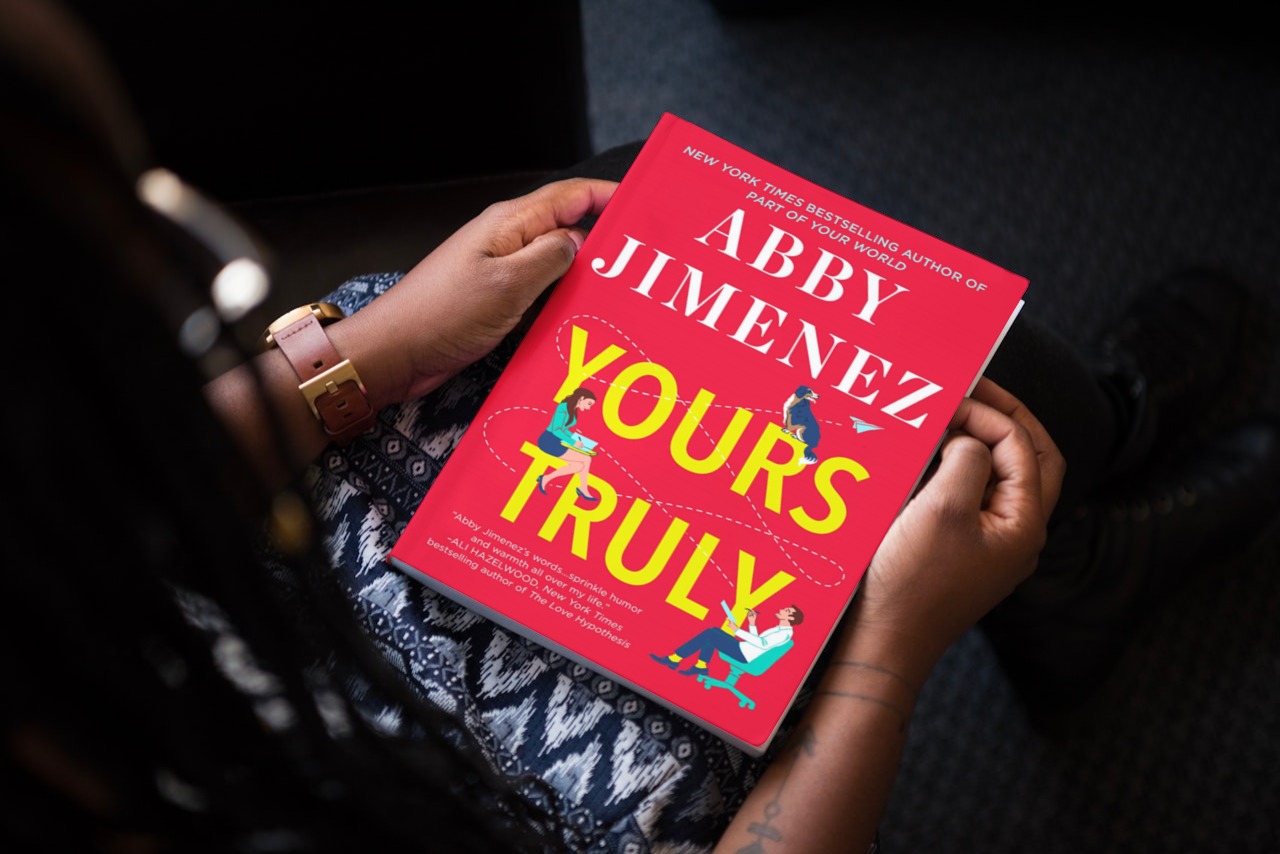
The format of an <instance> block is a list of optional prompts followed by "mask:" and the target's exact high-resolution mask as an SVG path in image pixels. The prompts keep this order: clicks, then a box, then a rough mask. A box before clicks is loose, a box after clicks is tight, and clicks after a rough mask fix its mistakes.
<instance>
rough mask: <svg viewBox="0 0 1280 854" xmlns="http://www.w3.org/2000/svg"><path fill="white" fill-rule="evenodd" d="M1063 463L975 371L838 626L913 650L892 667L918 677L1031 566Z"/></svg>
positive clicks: (1015, 405)
mask: <svg viewBox="0 0 1280 854" xmlns="http://www.w3.org/2000/svg"><path fill="white" fill-rule="evenodd" d="M1065 471H1066V464H1065V462H1064V461H1063V458H1062V455H1061V453H1059V451H1058V448H1057V446H1056V445H1055V444H1054V442H1053V440H1052V439H1051V438H1050V437H1049V434H1048V433H1047V432H1046V431H1045V429H1044V426H1043V425H1042V424H1041V423H1040V422H1039V420H1037V419H1036V417H1035V416H1034V415H1032V414H1031V412H1029V411H1028V410H1027V409H1026V407H1024V406H1023V405H1022V403H1021V402H1020V401H1019V400H1018V399H1017V398H1015V397H1014V396H1013V395H1011V394H1010V393H1008V392H1007V391H1005V390H1004V389H1002V388H1000V387H999V386H997V385H996V384H995V383H993V382H991V381H990V380H986V379H983V380H982V381H981V382H980V383H979V384H978V386H977V388H976V389H975V390H974V393H973V396H972V397H971V398H969V399H966V400H965V401H963V402H962V403H961V404H960V407H959V409H958V410H957V411H956V414H955V417H954V418H953V419H952V421H951V433H950V434H949V435H948V436H947V438H946V439H945V441H944V443H943V446H942V450H941V457H940V462H939V465H938V468H937V470H936V471H935V472H934V474H933V476H932V477H931V478H929V479H928V480H927V481H926V482H925V483H924V485H923V486H922V487H921V488H920V490H919V491H918V492H917V493H916V495H915V496H914V497H913V498H912V499H911V500H910V501H909V502H908V503H907V506H906V507H905V508H904V509H903V512H902V513H901V514H900V516H899V517H898V519H897V520H896V521H895V522H894V524H893V526H892V527H891V528H890V529H889V533H888V534H887V536H886V537H885V539H884V542H883V543H882V544H881V545H880V548H879V550H878V551H877V552H876V555H875V558H874V559H873V560H872V562H871V566H870V568H869V569H868V571H867V574H866V577H865V578H864V580H863V584H862V588H861V590H860V591H859V593H858V598H857V599H856V600H855V605H854V608H853V619H852V620H851V621H850V625H849V628H848V632H847V633H852V634H864V635H865V634H873V635H874V634H877V633H884V634H885V638H884V639H885V640H886V642H887V644H888V645H890V646H893V645H897V646H898V647H899V649H900V651H904V652H906V651H909V652H911V653H914V654H915V655H916V658H915V660H911V661H905V662H904V661H898V662H895V666H897V667H900V668H903V669H907V670H908V671H909V672H908V673H903V674H902V675H904V676H908V677H909V678H914V679H916V680H920V681H922V680H923V676H924V675H925V673H927V670H928V668H929V667H932V664H933V662H934V661H935V660H936V658H937V657H938V656H940V655H941V654H942V652H943V651H945V649H946V647H947V646H949V645H950V644H951V643H952V642H953V641H955V640H956V639H957V638H959V636H960V635H961V634H962V633H963V632H965V631H966V630H967V629H969V628H970V627H972V626H973V625H974V624H975V623H976V622H977V621H978V620H979V619H980V618H981V617H982V616H983V615H984V614H986V613H987V611H989V610H990V609H991V608H993V607H995V605H996V604H998V603H999V602H1000V600H1002V599H1003V598H1004V597H1005V596H1007V595H1008V594H1009V593H1010V592H1011V591H1012V590H1013V588H1014V587H1015V586H1017V585H1018V584H1019V583H1020V582H1021V581H1023V580H1024V579H1026V578H1027V577H1028V576H1029V575H1030V574H1031V572H1032V570H1033V569H1034V568H1035V565H1036V559H1037V556H1038V555H1039V552H1040V549H1041V548H1042V547H1043V545H1044V540H1045V527H1046V524H1047V522H1048V519H1049V514H1050V513H1051V512H1052V511H1053V508H1054V505H1055V504H1056V503H1057V500H1058V494H1059V491H1060V490H1061V487H1062V477H1063V474H1064V473H1065ZM864 648H865V646H864Z"/></svg>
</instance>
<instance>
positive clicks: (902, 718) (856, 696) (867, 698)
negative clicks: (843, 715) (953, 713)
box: [818, 660, 917, 733]
mask: <svg viewBox="0 0 1280 854" xmlns="http://www.w3.org/2000/svg"><path fill="white" fill-rule="evenodd" d="M831 666H832V667H856V668H860V669H862V670H871V671H874V672H876V673H881V674H883V675H885V676H888V677H889V678H890V679H893V680H895V681H896V682H898V683H899V684H901V685H903V686H904V687H905V688H906V689H907V690H908V691H910V692H911V701H912V702H913V703H914V702H915V698H916V694H917V689H916V686H914V685H912V684H911V683H910V682H908V681H907V680H906V679H905V678H903V677H902V676H901V675H900V674H898V673H894V672H893V671H892V670H889V669H887V668H884V667H881V666H880V665H878V664H872V663H871V662H869V661H857V660H850V661H833V662H832V663H831ZM818 693H819V694H828V695H831V696H834V697H847V698H849V699H851V700H862V701H864V702H867V703H875V704H876V705H878V706H883V707H884V708H886V709H890V710H892V711H893V712H895V713H897V715H898V732H900V733H901V732H906V730H907V721H908V720H910V718H911V715H910V713H909V712H908V711H907V710H906V709H904V708H902V707H901V706H899V705H897V704H896V703H891V702H889V701H888V700H885V699H883V698H881V697H875V696H872V695H870V694H863V693H861V692H859V691H836V690H831V689H823V690H819V691H818Z"/></svg>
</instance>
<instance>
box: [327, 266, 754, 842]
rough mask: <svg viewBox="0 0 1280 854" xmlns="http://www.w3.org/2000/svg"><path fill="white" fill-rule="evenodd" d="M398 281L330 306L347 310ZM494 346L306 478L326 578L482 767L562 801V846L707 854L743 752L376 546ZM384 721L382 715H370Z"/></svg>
mask: <svg viewBox="0 0 1280 854" xmlns="http://www.w3.org/2000/svg"><path fill="white" fill-rule="evenodd" d="M399 278H400V276H399V274H375V275H368V276H362V277H358V278H356V279H353V280H351V281H349V282H346V283H344V284H343V285H342V286H341V287H339V288H338V289H337V290H335V291H334V292H333V293H332V294H330V295H329V296H327V297H326V300H327V301H329V302H333V303H336V304H337V305H339V306H341V307H342V308H343V309H344V310H345V311H346V312H347V313H348V314H350V313H352V312H355V311H357V310H359V309H360V307H361V306H363V305H365V304H366V303H367V302H368V301H369V300H371V299H372V298H374V297H375V296H377V295H378V294H380V293H382V292H384V291H385V290H387V289H388V288H390V287H392V286H393V285H394V284H395V282H396V281H398V280H399ZM509 350H510V348H509V346H507V345H506V344H504V345H503V347H500V348H499V350H498V351H495V352H494V353H493V354H491V355H490V356H489V357H487V358H485V359H483V360H481V361H480V362H477V363H476V364H474V365H472V366H471V367H470V368H469V369H468V370H466V371H465V372H463V373H462V374H461V375H459V376H458V377H456V378H455V379H454V380H452V381H451V382H449V383H448V384H446V385H445V386H443V387H441V388H440V389H438V390H437V391H435V392H434V393H432V394H430V395H428V396H427V397H425V398H423V399H421V400H417V401H414V402H412V403H409V404H405V405H402V406H398V407H392V408H390V409H387V410H384V411H383V412H382V413H381V414H380V415H379V419H378V425H377V427H376V429H374V430H373V431H372V432H371V433H369V434H367V435H366V436H364V437H362V438H360V439H357V440H356V441H355V442H353V443H351V444H350V445H348V446H347V447H345V448H330V449H329V450H327V451H326V452H325V453H324V454H323V455H322V457H321V458H320V459H319V460H318V462H317V463H316V464H315V465H313V466H312V467H311V469H310V471H309V473H308V475H307V480H306V485H307V488H308V489H309V490H310V492H311V497H312V499H313V500H314V503H315V506H316V508H317V512H318V513H319V515H320V519H321V524H322V526H323V529H324V530H323V533H324V536H325V538H326V544H327V550H328V552H329V554H330V556H331V560H332V563H333V564H334V566H335V567H336V571H337V573H338V581H339V583H340V584H341V585H342V587H343V588H344V589H345V591H346V592H347V594H348V595H349V596H350V598H351V599H352V600H353V601H354V602H355V603H356V605H357V608H358V610H359V613H360V614H361V616H362V619H363V623H364V625H365V627H366V629H367V630H368V632H369V633H370V635H372V636H373V637H374V638H375V639H376V640H377V642H378V643H379V644H380V645H381V647H382V648H383V650H384V651H385V655H386V657H387V658H388V659H389V660H390V661H391V662H392V663H393V664H394V665H395V666H396V667H397V668H398V669H399V670H400V671H401V672H403V673H404V674H405V675H406V676H407V677H408V678H409V679H410V680H411V681H412V682H413V683H415V684H416V685H417V686H418V687H419V688H420V689H421V691H422V693H423V694H424V695H425V696H427V697H429V698H430V699H431V700H432V701H433V702H434V703H436V704H437V705H439V706H440V707H441V708H443V709H445V710H446V711H448V712H450V713H453V714H455V715H457V716H458V717H460V718H461V719H462V720H464V721H465V722H466V726H467V727H468V728H469V729H470V730H471V732H473V733H474V734H475V736H476V738H477V740H478V741H479V743H480V744H481V745H483V746H484V748H485V749H486V751H487V753H488V755H489V757H490V759H491V761H492V763H493V766H494V767H495V768H496V769H498V770H499V771H501V772H502V773H503V774H505V775H507V776H508V777H510V778H512V779H513V780H519V779H520V778H522V777H525V776H527V775H530V774H532V775H533V776H535V777H538V778H541V779H542V780H544V781H546V782H547V783H549V784H550V785H551V787H552V788H553V789H554V790H555V791H556V792H557V793H558V803H557V804H555V805H554V806H555V809H556V810H557V811H558V812H559V813H560V814H561V815H562V816H563V817H564V818H565V819H566V822H567V824H568V825H569V826H570V828H571V829H572V830H571V832H572V833H573V834H574V836H575V838H573V839H571V840H569V842H570V845H571V847H572V848H573V849H574V850H580V851H622V852H637V854H639V852H687V854H692V853H693V852H699V851H706V850H709V849H710V848H711V847H712V846H713V845H714V842H715V840H716V838H717V837H718V836H719V835H720V833H721V832H722V831H723V829H724V827H725V825H726V824H727V823H728V820H729V818H730V817H731V816H732V814H733V812H734V810H736V808H737V807H738V806H739V805H740V804H741V802H742V799H743V798H744V797H745V796H746V795H747V793H748V792H749V791H750V789H751V787H752V786H753V785H754V784H755V782H756V780H757V779H758V777H759V775H760V773H761V772H762V771H763V768H764V763H763V761H761V760H756V759H752V758H751V757H748V756H746V755H744V754H743V753H741V752H740V751H738V750H736V749H734V748H732V747H729V746H728V745H726V744H725V743H724V742H722V741H720V740H719V739H717V738H715V737H714V736H712V735H710V734H709V733H706V732H704V731H703V730H701V729H699V728H698V727H696V726H694V725H693V724H691V723H689V722H688V721H686V720H684V719H683V718H681V717H679V716H677V715H675V714H673V713H671V712H669V711H667V710H666V709H664V708H662V707H660V706H658V705H657V704H656V703H654V702H653V701H651V700H649V699H647V698H644V697H641V696H639V695H637V694H634V693H632V692H631V691H629V690H626V689H625V688H623V687H621V686H619V685H618V684H617V683H616V682H614V681H612V680H610V679H607V678H605V677H604V676H601V675H599V674H597V673H594V672H592V671H591V670H589V669H587V668H585V667H582V666H580V665H578V664H576V663H574V662H571V661H568V660H566V659H564V658H563V657H561V656H559V655H557V654H555V653H552V652H550V651H548V650H546V649H544V648H543V647H541V646H539V645H537V644H534V643H532V642H529V641H527V640H524V639H522V638H520V637H518V636H516V635H513V634H511V633H509V632H507V631H505V630H504V629H502V628H500V627H498V626H496V625H495V624H493V623H491V622H489V621H487V620H485V619H484V618H482V617H480V616H478V615H476V614H474V613H472V612H470V611H468V610H467V609H465V608H463V607H461V606H458V605H456V604H454V603H453V602H451V601H450V600H448V599H446V598H443V597H441V596H439V595H437V594H436V593H434V592H432V591H431V590H430V589H428V588H427V587H425V586H424V585H422V584H421V583H419V582H417V581H415V580H413V579H411V578H408V577H407V576H405V575H403V574H401V573H400V572H398V571H396V570H395V569H393V568H392V567H391V566H390V565H389V564H388V563H387V562H386V560H385V558H386V555H387V552H388V551H389V549H390V548H391V546H392V545H393V544H394V542H395V541H396V538H397V537H398V536H399V534H400V532H401V531H402V530H403V529H404V526H405V524H406V523H407V522H408V520H409V517H410V516H411V515H412V514H413V511H414V509H415V508H416V507H417V506H418V503H419V502H420V500H421V499H422V497H423V495H424V494H425V493H426V491H427V489H428V488H430V486H431V483H432V481H433V480H434V479H435V477H436V475H437V473H439V471H440V469H441V466H443V464H444V462H445V460H446V459H448V457H449V454H450V453H451V452H452V451H453V449H454V448H455V447H456V445H457V443H458V440H459V438H460V437H461V436H462V434H463V432H464V431H465V430H466V429H467V425H468V424H469V423H470V421H471V420H472V418H473V417H474V415H475V412H476V410H477V408H478V407H479V405H480V403H481V401H482V400H483V398H484V396H485V395H486V394H487V392H488V391H489V389H490V388H491V387H492V385H493V383H494V381H495V380H496V379H497V376H498V374H499V373H500V371H501V370H502V367H503V365H504V364H505V363H506V360H507V359H508V358H509V355H510V352H509ZM367 712H368V713H369V714H371V715H373V717H374V719H375V720H376V719H378V718H379V717H380V716H382V717H386V718H387V719H389V720H392V719H394V718H395V716H396V710H395V709H394V708H390V707H388V708H385V709H377V708H375V709H370V710H367Z"/></svg>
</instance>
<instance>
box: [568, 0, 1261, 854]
mask: <svg viewBox="0 0 1280 854" xmlns="http://www.w3.org/2000/svg"><path fill="white" fill-rule="evenodd" d="M751 6H758V7H760V8H762V9H764V10H765V11H764V12H754V13H753V11H752V9H751V8H750V7H751ZM771 7H780V8H785V9H786V11H782V12H771V11H769V10H770V9H771ZM844 9H845V4H834V3H833V4H803V3H790V4H788V3H777V4H774V3H756V4H751V3H747V2H743V3H733V2H729V0H726V2H723V3H720V4H715V3H711V2H705V1H704V0H587V2H585V3H584V4H583V15H584V34H585V45H586V59H587V75H588V81H587V82H588V98H589V108H590V120H591V133H592V141H593V144H594V146H595V147H596V148H597V149H601V148H605V147H608V146H611V145H614V144H617V143H621V142H626V141H630V140H633V139H637V138H640V137H643V136H645V135H646V134H647V133H648V131H649V130H650V129H651V128H652V126H653V124H654V122H655V121H656V120H657V118H658V115H659V113H661V112H662V111H664V110H669V111H671V112H674V113H676V114H678V115H681V116H683V117H684V118H687V119H690V120H692V121H694V122H696V123H698V124H701V125H703V126H704V127H706V128H707V129H709V130H711V131H713V132H715V133H717V134H719V135H721V136H724V137H726V138H728V139H730V140H731V141H733V142H736V143H738V144H740V145H742V146H744V147H746V148H748V149H751V150H753V151H755V152H756V153H758V154H760V155H762V156H764V157H767V158H769V159H771V160H773V161H775V162H777V163H778V164H780V165H782V166H784V167H786V168H788V169H790V170H791V171H793V172H796V173H799V174H801V175H803V176H805V177H807V178H809V179H812V180H814V181H816V182H818V183H822V184H825V185H828V186H830V187H832V188H833V189H835V190H837V191H840V192H842V193H844V194H845V195H848V196H850V197H852V198H854V199H857V200H859V201H861V202H862V203H864V204H867V205H868V206H870V207H873V208H876V209H878V210H880V211H882V212H884V213H886V214H888V215H890V216H893V217H895V218H897V219H900V220H903V221H905V222H907V223H910V224H911V225H914V226H916V227H918V228H921V229H924V230H926V231H930V232H932V233H934V234H936V235H938V236H939V237H942V238H943V239H946V240H948V241H950V242H952V243H955V244H957V245H959V246H961V247H963V248H965V249H968V250H970V251H973V252H975V253H977V254H979V255H983V256H985V257H987V258H989V259H991V260H992V261H994V262H996V263H998V264H1000V265H1001V266H1004V267H1007V268H1008V269H1011V270H1013V271H1016V272H1018V273H1021V274H1023V275H1025V276H1027V277H1028V278H1029V279H1030V280H1031V288H1030V290H1029V292H1028V307H1027V312H1028V313H1029V314H1032V315H1034V316H1036V317H1037V318H1039V319H1041V320H1044V321H1046V322H1048V323H1049V324H1051V325H1052V326H1054V327H1056V328H1057V329H1059V330H1060V331H1062V332H1064V333H1065V334H1066V335H1068V336H1070V337H1072V338H1074V339H1078V340H1083V339H1085V338H1088V337H1090V336H1092V335H1093V334H1095V333H1096V332H1097V331H1099V330H1100V329H1101V328H1103V327H1105V325H1106V324H1107V323H1108V322H1109V321H1110V320H1111V318H1112V317H1113V316H1114V315H1115V313H1116V312H1117V311H1118V309H1119V307H1120V305H1121V304H1122V303H1123V302H1124V301H1125V300H1126V299H1127V298H1128V297H1129V296H1130V295H1131V294H1132V293H1133V292H1134V290H1135V289H1136V288H1137V287H1139V286H1140V285H1141V284H1142V283H1143V282H1145V281H1147V280H1150V279H1153V278H1156V277H1158V276H1160V275H1161V274H1163V273H1165V272H1166V271H1169V270H1172V269H1174V268H1176V267H1179V266H1182V265H1185V264H1191V263H1196V264H1214V265H1219V266H1222V267H1225V268H1227V269H1229V270H1232V271H1234V272H1236V273H1237V274H1239V275H1240V276H1242V277H1244V278H1245V280H1246V281H1248V282H1249V283H1250V284H1251V285H1253V286H1254V287H1255V288H1257V289H1258V290H1259V292H1261V293H1264V294H1266V295H1267V298H1268V299H1269V300H1270V302H1271V304H1272V305H1273V306H1275V307H1276V308H1277V309H1278V310H1280V285H1277V279H1278V277H1280V233H1278V232H1280V63H1278V62H1277V60H1276V58H1275V56H1276V51H1275V50H1274V47H1270V46H1267V45H1264V44H1263V43H1262V41H1261V40H1260V39H1259V40H1257V41H1255V40H1254V39H1253V38H1252V36H1254V35H1256V34H1259V33H1264V32H1265V31H1266V30H1265V29H1264V28H1263V25H1262V24H1261V23H1260V22H1251V21H1248V20H1244V19H1241V18H1239V17H1233V18H1231V20H1230V23H1229V24H1228V23H1218V24H1215V23H1213V20H1218V19H1213V20H1211V19H1202V20H1192V19H1188V20H1187V21H1185V22H1177V21H1172V22H1171V21H1161V22H1159V26H1153V23H1154V19H1151V18H1143V19H1138V21H1139V24H1140V25H1141V26H1137V25H1135V26H1133V27H1130V28H1128V29H1123V28H1121V27H1119V26H1118V25H1115V24H1106V25H1105V26H1106V28H1105V29H1100V28H1096V27H1101V26H1103V25H1084V24H1079V25H1066V24H1062V23H1058V24H1055V25H1053V26H1052V27H1050V26H1047V25H1035V26H1033V25H1030V24H1028V25H1022V24H1019V23H1018V22H1009V21H1004V22H1002V23H1000V24H999V25H993V24H991V23H976V22H974V21H972V20H964V19H960V18H958V17H957V18H955V19H952V20H938V19H934V18H928V19H927V20H926V18H925V16H924V14H923V13H920V16H919V19H918V20H909V19H907V17H906V16H901V17H900V18H889V17H880V16H876V15H867V14H864V13H855V12H849V11H845V10H844ZM1161 14H1165V13H1163V12H1162V13H1161ZM1198 14H1199V12H1198ZM1091 27H1092V28H1091ZM1272 351H1273V356H1272V358H1271V362H1272V363H1273V365H1272V367H1273V373H1272V380H1271V381H1270V383H1269V385H1268V389H1267V394H1266V396H1265V398H1264V399H1261V400H1259V406H1260V407H1266V408H1270V409H1272V410H1277V409H1280V382H1277V378H1280V347H1273V348H1272ZM1276 488H1277V489H1280V484H1277V486H1276ZM1278 567H1280V532H1277V531H1272V532H1271V533H1270V534H1269V535H1267V536H1266V537H1265V538H1264V539H1263V540H1262V541H1261V542H1259V543H1257V544H1254V545H1253V546H1252V547H1251V548H1250V549H1249V550H1248V551H1247V553H1245V554H1244V555H1242V556H1240V557H1236V558H1232V559H1230V560H1222V561H1219V562H1217V563H1215V564H1214V565H1211V566H1206V567H1204V571H1203V572H1202V573H1201V574H1200V575H1199V576H1198V577H1197V579H1196V580H1195V581H1194V582H1193V583H1191V584H1190V585H1188V586H1187V587H1186V589H1183V590H1179V591H1176V593H1175V595H1174V598H1173V600H1172V601H1171V602H1170V604H1169V605H1168V606H1167V607H1166V608H1165V609H1164V610H1163V611H1162V612H1161V613H1160V614H1159V615H1158V616H1157V617H1156V618H1155V619H1153V620H1152V621H1150V622H1149V623H1147V624H1145V625H1144V626H1143V627H1142V628H1141V630H1140V632H1139V633H1138V636H1137V637H1136V638H1135V640H1134V642H1133V643H1132V644H1131V645H1130V647H1129V649H1128V651H1127V652H1126V654H1125V656H1124V659H1123V661H1122V662H1121V665H1120V667H1119V669H1118V670H1117V673H1116V677H1115V678H1114V679H1113V681H1112V684H1111V685H1109V686H1108V690H1107V693H1106V694H1105V695H1104V697H1105V699H1106V703H1105V706H1104V709H1103V711H1102V712H1101V713H1099V714H1096V715H1094V716H1091V717H1088V718H1081V719H1079V720H1076V721H1074V722H1070V723H1069V724H1068V725H1067V726H1066V727H1065V728H1063V729H1062V730H1061V731H1056V732H1053V733H1046V732H1043V731H1040V730H1038V729H1036V728H1033V727H1031V726H1030V725H1029V723H1028V722H1027V719H1026V717H1025V716H1024V714H1023V713H1022V710H1021V708H1020V706H1019V705H1018V703H1017V701H1016V696H1015V695H1014V694H1013V692H1012V690H1011V688H1010V686H1009V684H1008V683H1007V682H1006V680H1005V678H1004V675H1003V674H1002V672H1001V671H1000V670H999V668H998V666H997V665H996V663H995V661H994V659H993V658H992V656H991V653H990V650H989V648H988V647H987V645H986V642H985V640H984V638H983V637H982V636H981V634H980V633H978V632H977V631H974V632H971V633H970V634H969V635H967V636H966V637H965V638H963V639H962V641H961V642H960V643H959V644H958V645H956V646H955V647H954V648H953V649H952V650H951V652H950V653H948V655H947V656H946V657H945V658H944V659H943V661H942V662H941V664H940V666H939V667H938V668H937V670H936V671H935V674H934V676H933V678H932V680H931V681H930V682H929V684H928V685H927V686H926V687H925V690H924V692H923V695H922V697H921V701H920V704H919V708H918V713H917V717H916V719H915V722H914V724H913V728H912V731H911V735H910V742H909V745H908V749H907V753H906V757H905V761H904V763H903V766H902V769H901V773H900V776H899V778H898V782H897V788H896V790H895V794H894V797H893V800H892V802H891V804H890V807H889V809H888V812H887V814H886V816H885V819H884V822H883V825H882V841H883V843H884V846H885V849H886V850H887V851H888V852H920V851H938V852H967V851H985V852H1005V851H1010V852H1012V851H1018V852H1044V854H1051V853H1052V852H1081V851H1086V852H1106V851H1115V852H1130V854H1133V852H1180V851H1204V850H1219V851H1232V852H1270V851H1277V850H1280V818H1278V817H1277V814H1278V813H1280V628H1278V627H1277V622H1278V621H1277V616H1278V615H1280V571H1278Z"/></svg>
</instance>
